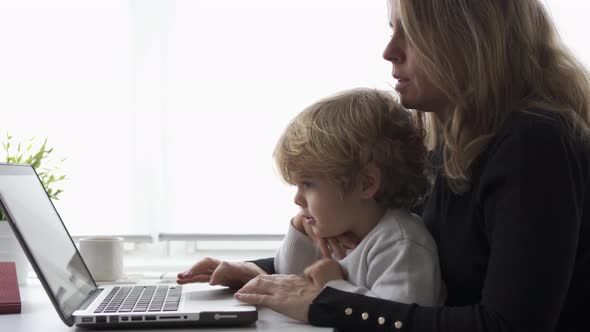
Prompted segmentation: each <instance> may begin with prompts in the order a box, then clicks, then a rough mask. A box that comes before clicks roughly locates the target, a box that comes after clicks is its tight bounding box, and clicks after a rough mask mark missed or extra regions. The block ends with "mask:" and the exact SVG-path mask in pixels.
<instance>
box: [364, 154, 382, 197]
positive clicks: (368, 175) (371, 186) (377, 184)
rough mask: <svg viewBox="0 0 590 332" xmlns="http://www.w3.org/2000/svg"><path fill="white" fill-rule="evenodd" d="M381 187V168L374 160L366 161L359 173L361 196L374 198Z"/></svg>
mask: <svg viewBox="0 0 590 332" xmlns="http://www.w3.org/2000/svg"><path fill="white" fill-rule="evenodd" d="M380 188H381V170H380V169H379V167H377V165H375V163H374V162H370V163H368V164H367V165H366V166H365V168H364V169H363V170H362V172H361V175H360V193H361V197H362V198H366V199H369V198H374V197H375V195H376V194H377V192H378V191H379V189H380Z"/></svg>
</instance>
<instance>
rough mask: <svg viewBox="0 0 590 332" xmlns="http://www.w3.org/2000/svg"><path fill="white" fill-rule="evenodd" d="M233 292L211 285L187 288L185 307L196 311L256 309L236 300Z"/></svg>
mask: <svg viewBox="0 0 590 332" xmlns="http://www.w3.org/2000/svg"><path fill="white" fill-rule="evenodd" d="M207 286H208V285H207ZM215 287H218V286H215ZM199 288H200V287H199ZM234 292H235V291H233V290H232V289H230V288H224V287H223V288H213V286H208V288H207V289H194V290H193V289H191V290H187V292H185V296H186V301H185V303H184V304H185V309H186V310H190V309H193V310H198V311H253V310H256V309H255V307H254V306H251V305H248V304H245V303H242V302H240V301H238V300H236V299H235V298H234ZM189 308H190V309H189Z"/></svg>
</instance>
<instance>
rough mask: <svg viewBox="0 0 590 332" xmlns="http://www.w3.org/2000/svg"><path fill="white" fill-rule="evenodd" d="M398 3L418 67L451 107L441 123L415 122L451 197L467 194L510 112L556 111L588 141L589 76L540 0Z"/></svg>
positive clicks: (431, 118) (433, 119) (432, 118)
mask: <svg viewBox="0 0 590 332" xmlns="http://www.w3.org/2000/svg"><path fill="white" fill-rule="evenodd" d="M399 1H400V17H401V24H402V27H403V29H404V31H405V34H406V38H407V39H408V41H409V43H410V44H411V45H412V46H413V47H414V48H415V49H416V53H417V61H418V63H419V64H420V65H421V67H422V69H423V70H424V72H425V74H426V75H428V77H429V79H430V80H431V81H432V82H433V84H434V85H435V86H436V87H437V88H439V89H440V90H441V91H443V93H444V94H445V95H446V96H447V97H448V99H449V100H450V103H451V106H452V107H453V109H451V110H450V112H449V117H448V119H447V120H446V122H445V123H442V122H441V120H440V119H439V118H438V117H437V116H436V115H434V114H431V113H428V114H421V115H420V117H421V122H422V123H424V126H425V127H426V128H427V145H428V147H429V148H430V149H433V148H435V147H440V148H442V151H443V170H444V174H445V176H446V178H447V181H448V183H449V185H450V186H451V188H452V189H453V191H455V192H457V193H460V192H465V191H467V190H469V188H470V184H471V171H472V169H471V167H472V166H473V164H474V162H475V161H476V159H477V158H478V157H479V156H480V154H481V153H482V152H483V150H484V149H485V147H486V145H487V144H488V142H489V141H490V139H491V137H492V136H493V135H494V134H495V133H496V132H497V130H498V129H499V128H500V126H501V125H502V123H503V121H504V120H505V119H506V118H507V116H508V114H509V113H510V112H513V111H519V110H520V111H528V112H534V111H535V110H539V109H542V110H546V111H553V112H558V113H559V114H561V115H562V117H563V118H564V119H565V120H566V123H568V125H569V126H570V127H571V129H572V133H574V134H579V135H582V136H585V137H587V135H588V125H589V124H590V78H589V75H588V72H587V70H586V69H585V68H584V66H582V65H581V64H580V63H579V62H578V61H577V60H576V59H575V57H574V56H573V55H572V54H571V53H570V52H569V51H568V50H567V48H566V47H565V46H564V45H563V44H562V42H561V41H560V39H559V37H558V34H557V32H556V29H555V27H554V25H553V23H552V21H551V18H550V16H549V14H548V13H547V11H546V10H545V8H544V7H543V5H542V4H541V2H540V1H539V0H518V1H510V0H476V1H475V0H399Z"/></svg>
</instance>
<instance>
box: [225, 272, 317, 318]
mask: <svg viewBox="0 0 590 332" xmlns="http://www.w3.org/2000/svg"><path fill="white" fill-rule="evenodd" d="M321 290H322V288H321V287H317V286H316V285H314V284H313V282H311V280H309V279H307V278H304V277H300V276H296V275H284V274H273V275H260V276H258V277H256V278H254V279H252V280H250V281H249V282H248V283H247V284H246V285H245V286H244V287H242V288H241V289H240V290H238V292H237V293H236V294H235V295H234V296H235V297H236V298H237V299H238V300H240V301H242V302H245V303H248V304H253V305H263V306H265V307H268V308H270V309H272V310H274V311H276V312H279V313H281V314H283V315H285V316H288V317H291V318H293V319H296V320H299V321H302V322H306V323H308V322H309V321H308V319H307V315H308V312H309V305H310V304H311V302H312V301H313V300H314V299H315V298H316V297H317V296H318V294H319V293H320V292H321Z"/></svg>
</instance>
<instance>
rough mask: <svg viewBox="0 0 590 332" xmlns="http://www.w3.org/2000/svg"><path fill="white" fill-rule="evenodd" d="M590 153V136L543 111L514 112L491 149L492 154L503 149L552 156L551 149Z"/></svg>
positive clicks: (505, 122)
mask: <svg viewBox="0 0 590 332" xmlns="http://www.w3.org/2000/svg"><path fill="white" fill-rule="evenodd" d="M568 147H569V148H571V149H573V150H576V151H578V152H582V151H588V150H589V149H588V147H589V140H588V133H585V132H584V131H583V129H582V128H581V127H576V126H575V124H574V122H573V121H572V120H571V119H568V118H567V117H566V116H564V115H562V114H560V113H558V112H553V111H546V110H542V109H534V110H522V111H514V112H511V113H510V114H509V115H508V117H507V118H506V120H505V121H504V123H503V125H502V127H501V128H500V130H498V132H497V133H496V134H495V135H494V137H493V138H492V140H491V141H490V144H489V146H488V149H487V150H488V154H493V153H494V152H498V150H501V149H507V148H508V149H510V150H511V151H515V152H516V150H517V149H520V150H521V151H520V152H523V151H522V150H524V152H528V153H535V152H539V153H543V152H545V153H550V152H551V148H568Z"/></svg>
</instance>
